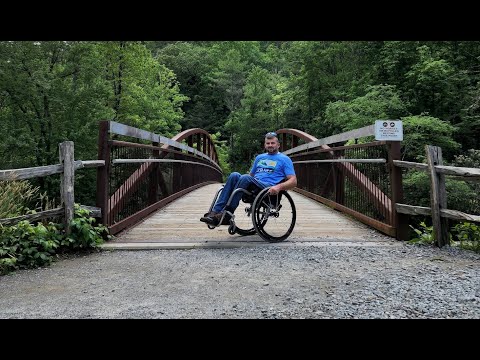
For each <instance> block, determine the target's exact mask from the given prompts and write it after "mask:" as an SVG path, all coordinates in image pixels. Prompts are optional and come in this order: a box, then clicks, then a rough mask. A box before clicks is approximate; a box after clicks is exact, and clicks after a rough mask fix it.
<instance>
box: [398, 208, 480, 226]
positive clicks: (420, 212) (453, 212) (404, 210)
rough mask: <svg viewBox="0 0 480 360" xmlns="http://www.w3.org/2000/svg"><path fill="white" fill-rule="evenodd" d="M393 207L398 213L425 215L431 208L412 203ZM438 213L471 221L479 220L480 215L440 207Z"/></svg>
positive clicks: (430, 213)
mask: <svg viewBox="0 0 480 360" xmlns="http://www.w3.org/2000/svg"><path fill="white" fill-rule="evenodd" d="M395 208H396V209H397V211H398V212H399V213H402V214H407V215H414V216H415V215H426V216H431V215H432V210H431V209H430V208H429V207H425V206H413V205H406V204H395ZM440 215H441V216H442V217H446V218H449V219H454V220H466V221H473V222H480V216H478V215H471V214H466V213H464V212H461V211H458V210H450V209H441V210H440Z"/></svg>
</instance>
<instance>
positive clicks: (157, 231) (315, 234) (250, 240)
mask: <svg viewBox="0 0 480 360" xmlns="http://www.w3.org/2000/svg"><path fill="white" fill-rule="evenodd" d="M219 187H220V184H212V185H207V186H204V187H202V188H199V189H197V190H194V191H192V192H191V193H189V194H187V195H185V196H183V197H182V198H180V199H178V200H176V201H174V202H172V203H171V204H169V205H167V206H166V207H164V208H162V209H160V210H158V211H157V212H155V213H153V214H152V215H151V216H149V217H148V218H146V219H145V220H144V221H143V222H141V223H139V224H138V225H137V226H135V227H133V228H131V229H128V230H126V231H124V232H123V233H121V234H118V236H117V238H116V239H115V240H112V241H110V242H109V243H108V244H106V245H104V248H118V249H121V248H131V249H133V248H158V245H160V244H163V245H164V246H163V247H160V248H191V247H199V246H218V245H222V246H242V245H245V244H268V243H266V242H265V241H264V240H263V239H262V238H261V237H260V236H258V235H253V236H240V235H237V234H235V235H230V234H229V233H228V231H227V226H220V227H217V228H215V229H213V230H210V229H209V228H208V227H207V226H206V224H205V223H202V222H200V217H201V216H203V214H204V213H205V212H207V211H208V209H209V207H210V203H211V201H212V199H213V197H214V195H215V193H216V191H217V190H218V189H219ZM289 193H290V194H291V196H292V198H293V200H294V202H295V206H296V208H297V222H296V225H295V228H294V230H293V232H292V234H291V235H290V237H289V238H288V239H287V240H285V241H284V242H283V243H281V244H285V243H290V244H292V243H299V242H309V243H310V242H313V243H315V242H337V243H338V242H344V243H366V242H375V243H378V242H382V243H385V244H387V243H388V244H394V243H400V242H398V241H397V240H395V239H393V238H390V237H387V236H384V235H383V234H381V233H380V232H378V231H376V230H374V229H371V228H369V227H367V226H366V225H364V224H362V223H360V222H358V221H356V220H353V219H351V218H349V217H347V216H345V215H343V214H342V213H340V212H338V211H335V210H332V209H331V208H329V207H327V206H325V205H323V204H320V203H317V202H316V201H313V200H311V199H309V198H307V197H304V196H303V195H300V194H298V193H296V192H294V191H290V192H289ZM279 244H280V243H279Z"/></svg>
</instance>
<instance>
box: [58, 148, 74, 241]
mask: <svg viewBox="0 0 480 360" xmlns="http://www.w3.org/2000/svg"><path fill="white" fill-rule="evenodd" d="M59 157H60V164H61V165H63V173H62V176H61V179H60V198H61V205H62V206H63V208H64V210H65V216H64V224H65V233H66V234H67V235H68V234H70V233H71V228H70V222H71V221H72V220H73V215H74V211H75V210H74V203H75V196H74V180H75V169H74V163H73V162H74V147H73V141H64V142H62V143H61V144H60V145H59Z"/></svg>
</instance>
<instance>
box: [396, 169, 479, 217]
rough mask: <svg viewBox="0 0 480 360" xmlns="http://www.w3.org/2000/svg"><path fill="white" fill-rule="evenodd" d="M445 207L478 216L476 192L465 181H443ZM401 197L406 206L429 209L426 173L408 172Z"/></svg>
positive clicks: (428, 186) (448, 179) (428, 187)
mask: <svg viewBox="0 0 480 360" xmlns="http://www.w3.org/2000/svg"><path fill="white" fill-rule="evenodd" d="M445 189H446V192H447V206H448V208H449V209H452V210H459V211H462V212H465V213H467V214H478V213H479V212H480V204H479V198H478V192H476V191H475V189H473V188H472V187H471V186H470V185H469V184H467V183H466V182H465V181H461V180H455V179H452V178H446V179H445ZM403 197H404V201H405V203H406V204H412V205H415V206H426V207H430V177H429V176H428V174H427V173H425V172H421V171H417V170H408V171H407V172H406V173H405V174H404V175H403Z"/></svg>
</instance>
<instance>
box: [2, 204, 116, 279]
mask: <svg viewBox="0 0 480 360" xmlns="http://www.w3.org/2000/svg"><path fill="white" fill-rule="evenodd" d="M71 229H72V232H71V234H70V235H69V236H66V235H65V233H64V231H63V224H54V223H51V222H50V223H48V224H47V225H44V224H42V223H37V224H36V225H33V224H30V223H29V222H28V221H27V220H24V221H20V222H19V223H17V224H16V225H14V226H2V225H0V274H6V273H8V272H10V271H13V270H16V269H27V268H36V267H39V266H44V265H49V264H50V263H51V262H52V261H53V260H54V259H55V256H56V254H57V253H59V252H65V251H78V250H80V249H92V248H95V247H96V246H97V245H99V244H101V243H102V242H103V240H104V239H110V238H111V236H110V235H109V234H108V230H107V228H106V227H105V226H103V225H100V226H95V219H94V218H92V217H90V216H89V212H88V210H84V209H81V208H80V207H79V205H78V204H75V217H74V219H73V220H72V223H71Z"/></svg>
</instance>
